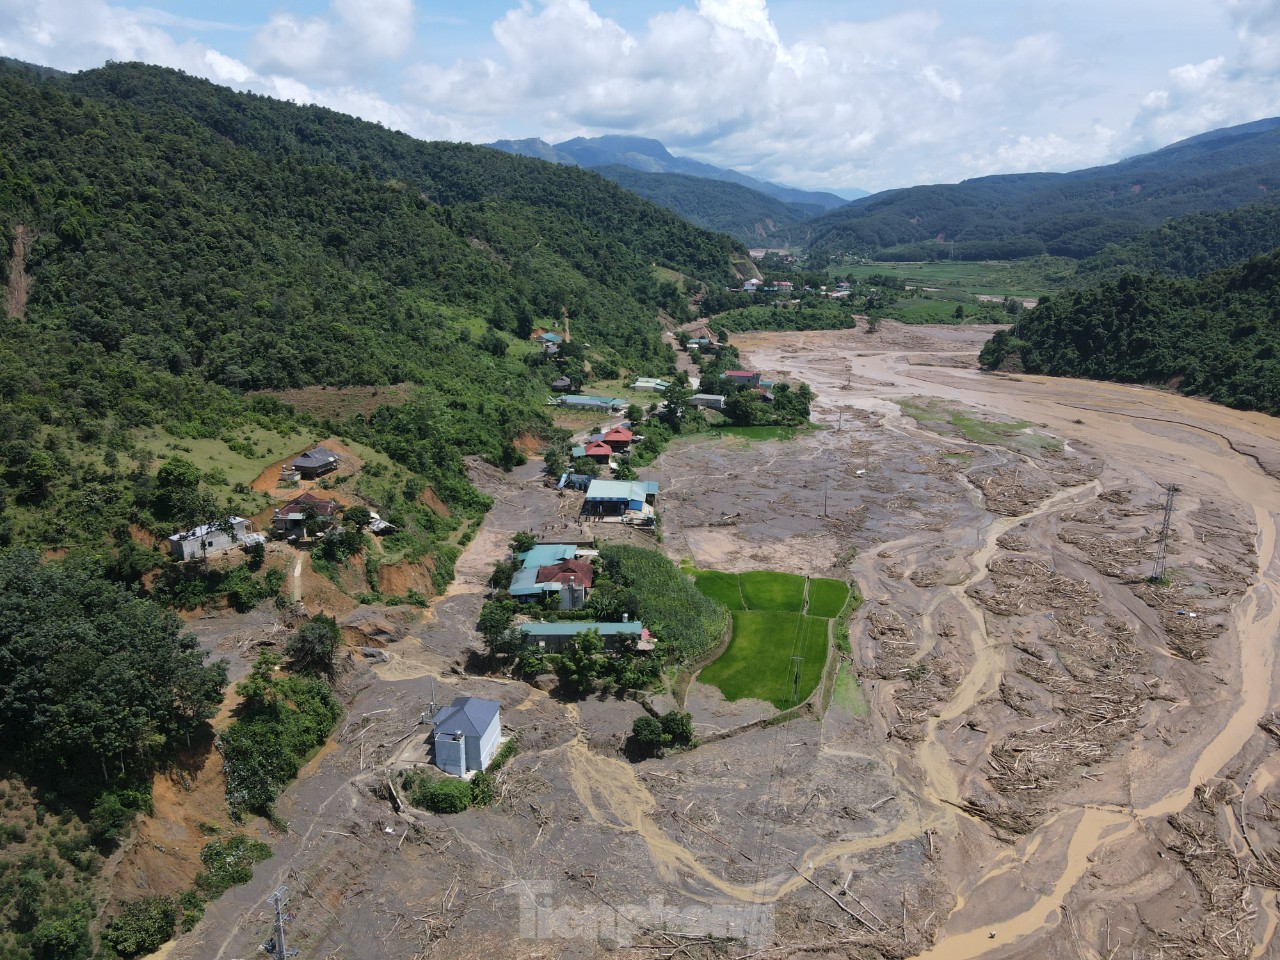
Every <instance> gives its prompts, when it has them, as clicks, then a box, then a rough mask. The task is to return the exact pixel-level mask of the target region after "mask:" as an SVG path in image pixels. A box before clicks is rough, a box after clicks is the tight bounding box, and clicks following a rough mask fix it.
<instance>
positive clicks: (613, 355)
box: [0, 64, 742, 546]
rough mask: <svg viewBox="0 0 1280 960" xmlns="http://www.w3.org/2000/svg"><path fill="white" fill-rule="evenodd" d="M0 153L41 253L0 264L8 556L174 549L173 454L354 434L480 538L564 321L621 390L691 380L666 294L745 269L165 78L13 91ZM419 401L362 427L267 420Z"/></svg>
mask: <svg viewBox="0 0 1280 960" xmlns="http://www.w3.org/2000/svg"><path fill="white" fill-rule="evenodd" d="M0 132H2V133H3V136H0V243H2V244H3V249H4V250H5V251H9V250H12V249H14V247H15V245H16V246H17V247H19V248H25V250H24V252H25V257H24V262H23V263H22V264H21V265H17V264H16V261H13V262H10V260H9V258H4V260H3V264H4V267H3V269H4V276H3V279H4V280H5V282H6V283H8V284H9V286H10V288H11V293H12V295H11V296H10V297H6V300H7V301H9V302H8V309H7V311H6V314H8V316H7V317H6V318H5V319H3V320H0V437H3V438H4V440H5V443H4V444H3V445H0V446H2V447H3V452H2V453H0V477H2V478H3V481H4V483H5V484H6V487H5V489H6V492H7V495H6V496H5V497H4V498H3V499H4V503H5V506H6V509H5V512H4V514H3V515H0V540H3V541H4V542H29V543H33V544H44V545H58V546H68V545H75V544H78V543H101V542H103V540H104V538H105V537H106V535H107V534H108V533H110V532H111V531H114V530H117V529H119V528H120V527H121V525H122V524H126V523H135V524H139V523H140V524H142V525H143V526H144V527H151V528H153V529H154V530H155V531H156V532H157V533H167V532H169V531H170V530H171V526H170V523H171V521H172V520H174V519H175V518H174V517H171V516H168V517H167V516H165V513H164V511H163V510H161V509H157V508H156V505H155V504H154V502H153V500H154V494H153V487H154V482H153V480H152V474H153V472H154V468H155V463H154V458H153V455H152V453H151V452H150V451H143V450H142V449H140V448H139V447H138V445H137V443H136V437H137V435H138V431H141V430H148V429H154V428H160V429H162V431H164V432H166V433H167V434H168V435H169V436H171V437H173V438H179V440H181V438H187V439H191V438H204V437H230V436H232V435H233V434H234V433H235V432H236V431H238V430H240V429H242V428H247V427H250V426H256V427H262V428H269V429H271V430H274V431H277V432H279V433H282V434H287V433H293V432H295V431H296V430H298V429H304V428H305V429H310V430H312V431H317V432H321V433H323V432H324V431H326V430H333V431H341V432H343V433H344V434H345V435H347V436H350V437H352V438H353V439H355V440H359V441H362V442H364V443H366V444H368V445H370V446H372V447H374V448H375V449H378V450H381V451H383V452H385V453H388V454H390V455H391V456H392V458H393V459H394V460H395V461H396V462H397V463H398V464H400V465H401V466H403V467H404V468H406V469H408V470H409V471H411V472H412V473H413V474H415V475H417V477H418V478H419V480H418V483H419V484H421V483H428V484H431V485H433V486H434V487H435V488H436V489H437V492H439V493H440V495H441V496H442V497H443V498H444V499H445V501H446V502H447V503H449V504H450V505H451V506H456V507H459V508H461V509H462V510H463V512H464V513H466V512H471V513H473V514H474V513H475V512H476V511H482V510H483V509H484V507H485V501H484V498H482V497H479V496H478V495H477V494H476V493H475V491H474V490H472V489H471V487H470V485H469V484H468V483H467V482H466V479H465V475H464V473H463V469H462V458H463V457H464V456H466V455H468V454H479V455H481V456H484V457H486V458H487V459H489V460H491V461H493V462H495V463H500V464H507V463H511V462H514V460H515V459H517V458H518V456H519V455H518V454H517V453H516V452H515V451H514V449H513V447H512V440H513V439H514V438H515V437H517V436H519V435H520V434H522V433H535V434H537V433H543V434H545V433H546V432H547V431H548V430H549V429H550V425H549V421H548V419H547V418H546V416H545V414H544V413H543V412H542V410H541V409H540V403H541V401H542V400H544V399H545V396H546V391H545V385H546V384H547V383H548V382H549V381H550V380H551V379H553V378H554V377H555V376H557V375H558V370H559V369H561V368H558V367H557V366H556V365H555V364H552V363H550V362H547V361H544V360H543V358H542V357H541V356H539V355H537V353H536V351H534V350H533V349H532V348H531V347H530V346H528V345H527V343H526V340H527V337H528V335H529V333H530V332H531V331H532V330H533V329H535V328H536V327H559V326H561V325H562V324H563V322H564V318H566V317H567V318H569V320H570V321H571V323H572V331H573V333H574V335H575V338H576V339H580V340H583V341H586V342H589V343H591V344H592V351H593V357H594V361H595V365H596V366H597V367H598V368H599V369H600V370H602V371H605V372H609V371H610V370H611V368H612V369H626V370H631V371H635V372H642V373H663V372H669V371H671V370H672V369H673V362H674V355H673V354H672V353H671V351H670V350H669V348H667V347H665V346H664V345H663V344H662V343H661V339H660V329H659V326H658V324H657V323H656V322H655V319H654V318H655V316H656V314H657V311H658V309H659V308H661V307H665V308H667V309H668V310H670V311H672V312H675V313H677V315H678V312H679V311H680V310H682V309H683V305H682V303H681V299H680V297H679V295H678V293H677V292H676V290H675V287H674V285H673V284H671V283H669V282H662V281H660V280H659V279H658V277H657V275H656V273H655V271H654V269H653V267H654V266H655V265H657V266H660V267H666V268H669V269H671V270H675V271H679V272H680V273H682V274H684V275H686V276H690V277H693V278H695V279H698V280H704V281H707V282H711V283H721V282H723V281H724V280H725V279H726V278H727V277H728V276H729V268H728V262H729V259H730V257H731V256H741V255H742V251H741V250H740V248H738V247H737V246H736V245H734V244H733V243H732V242H731V241H729V240H728V239H727V238H725V237H722V236H715V235H712V234H709V233H706V232H704V231H701V230H698V229H696V228H694V227H692V226H690V225H689V224H687V223H685V222H684V221H682V220H680V219H679V218H677V217H676V216H674V215H672V214H670V213H668V212H667V211H664V210H661V209H659V208H657V207H655V206H653V205H651V204H649V203H647V202H645V201H643V200H641V199H639V198H637V197H635V196H633V195H632V194H629V193H627V192H626V191H623V190H621V189H619V188H617V187H615V186H614V185H612V184H610V183H608V182H606V181H604V180H602V179H601V178H599V177H596V176H594V175H592V174H587V173H584V172H582V171H579V170H575V169H572V168H566V167H555V166H551V165H548V164H544V163H539V162H536V161H532V160H528V159H525V158H521V157H515V156H508V155H503V154H499V153H496V152H495V151H491V150H486V149H483V148H478V147H467V146H459V145H453V144H438V143H436V144H433V143H423V142H420V141H416V140H413V139H412V138H410V137H407V136H404V135H402V134H397V133H393V132H390V131H387V130H384V129H382V128H381V127H378V126H376V125H374V124H369V123H364V122H361V121H358V120H355V119H353V118H350V117H347V116H344V115H341V114H337V113H334V112H332V111H328V110H324V109H321V108H316V107H297V106H293V105H291V104H286V103H282V102H279V101H274V100H270V99H267V98H264V97H259V96H254V95H247V94H238V93H234V92H232V91H230V90H227V89H224V88H219V87H216V86H214V85H212V84H209V83H207V82H205V81H202V80H196V79H193V78H191V77H187V76H184V75H182V74H181V73H178V72H176V71H171V70H165V69H161V68H156V67H148V66H142V65H137V64H113V65H109V66H108V67H106V68H104V69H101V70H94V71H88V72H86V73H82V74H77V75H74V76H70V77H60V76H46V77H42V76H41V75H38V74H36V73H34V72H32V71H29V70H26V69H22V68H15V67H11V66H3V67H0ZM19 241H20V242H19ZM23 288H26V290H27V296H26V302H25V303H22V302H19V301H21V300H22V299H23V297H22V291H23ZM570 362H578V363H580V361H573V360H571V361H570ZM401 383H403V384H408V385H409V386H408V388H407V389H408V391H409V393H410V398H409V400H408V401H407V402H403V403H398V405H396V406H394V407H384V408H382V409H381V410H378V411H374V412H373V413H372V414H370V415H368V416H367V417H366V416H361V417H358V418H354V419H353V420H350V421H346V422H343V423H338V424H325V423H317V422H316V421H314V420H312V419H310V418H307V417H302V416H298V415H295V414H293V413H292V412H291V410H290V409H289V408H286V407H284V406H282V405H281V404H280V403H278V402H276V401H275V400H273V399H272V398H271V397H270V396H267V395H263V394H261V393H254V392H252V391H262V390H271V389H277V388H291V387H304V386H308V385H323V386H327V387H340V386H348V385H388V384H401ZM281 452H283V451H281ZM227 499H230V500H231V501H232V505H235V502H234V498H233V497H230V496H228V497H227ZM424 522H425V521H424ZM446 534H447V531H443V530H442V531H440V536H441V538H442V539H443V537H444V536H445V535H446Z"/></svg>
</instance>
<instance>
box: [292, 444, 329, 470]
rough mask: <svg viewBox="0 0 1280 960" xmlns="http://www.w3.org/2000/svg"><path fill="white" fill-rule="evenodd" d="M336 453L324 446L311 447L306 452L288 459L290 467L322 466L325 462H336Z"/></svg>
mask: <svg viewBox="0 0 1280 960" xmlns="http://www.w3.org/2000/svg"><path fill="white" fill-rule="evenodd" d="M337 462H338V455H337V454H336V453H334V452H333V451H332V450H329V449H328V448H326V447H312V448H311V449H310V450H308V451H307V452H306V453H303V454H299V455H298V456H296V457H294V458H293V459H292V460H290V461H289V466H291V467H323V466H324V465H325V464H327V463H337Z"/></svg>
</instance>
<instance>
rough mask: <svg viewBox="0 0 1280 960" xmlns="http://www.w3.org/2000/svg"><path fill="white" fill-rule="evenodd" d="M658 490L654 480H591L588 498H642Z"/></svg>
mask: <svg viewBox="0 0 1280 960" xmlns="http://www.w3.org/2000/svg"><path fill="white" fill-rule="evenodd" d="M657 492H658V482H657V481H656V480H592V481H591V486H589V487H587V499H588V500H644V498H645V497H647V496H649V495H650V494H654V493H657Z"/></svg>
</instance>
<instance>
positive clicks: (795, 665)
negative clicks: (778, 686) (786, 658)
mask: <svg viewBox="0 0 1280 960" xmlns="http://www.w3.org/2000/svg"><path fill="white" fill-rule="evenodd" d="M803 661H804V657H792V658H791V665H792V666H791V669H792V671H793V673H792V678H791V702H792V703H795V702H796V701H797V700H799V699H800V664H801V663H802V662H803Z"/></svg>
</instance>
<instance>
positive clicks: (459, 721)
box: [432, 697, 499, 737]
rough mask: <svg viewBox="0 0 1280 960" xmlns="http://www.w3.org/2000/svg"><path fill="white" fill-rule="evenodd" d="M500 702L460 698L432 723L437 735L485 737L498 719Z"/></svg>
mask: <svg viewBox="0 0 1280 960" xmlns="http://www.w3.org/2000/svg"><path fill="white" fill-rule="evenodd" d="M498 707H499V704H498V701H497V700H483V699H481V698H480V697H458V698H457V699H456V700H454V701H453V703H451V704H449V706H447V707H445V708H444V709H443V710H441V711H440V712H439V713H437V714H436V716H435V719H434V720H433V721H432V723H434V724H435V728H436V732H437V733H461V734H462V735H463V736H467V737H480V736H484V733H485V731H486V730H488V729H489V726H490V724H492V723H493V721H494V720H496V719H497V717H498Z"/></svg>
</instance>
